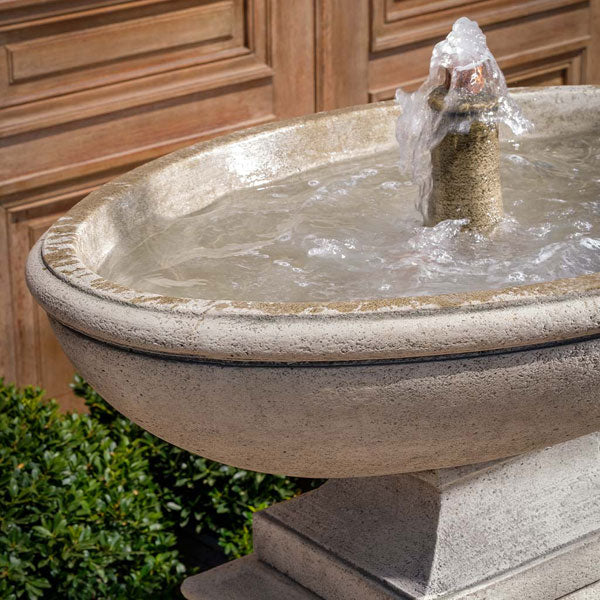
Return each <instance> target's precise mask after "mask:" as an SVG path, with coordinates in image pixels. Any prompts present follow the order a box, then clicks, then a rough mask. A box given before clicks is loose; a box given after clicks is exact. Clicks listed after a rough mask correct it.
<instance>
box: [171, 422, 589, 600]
mask: <svg viewBox="0 0 600 600" xmlns="http://www.w3.org/2000/svg"><path fill="white" fill-rule="evenodd" d="M254 544H255V555H254V556H253V557H247V558H245V559H242V560H239V561H235V562H233V563H230V564H228V565H224V566H222V567H218V568H217V569H213V570H212V571H208V572H207V573H204V574H201V575H198V576H195V577H192V578H189V579H188V580H186V582H185V583H184V585H183V588H182V591H183V593H184V596H185V597H186V598H187V599H188V600H213V599H214V600H217V599H218V600H238V598H239V599H240V600H241V599H242V598H243V599H244V600H254V599H256V600H259V599H260V600H275V599H282V600H283V599H288V598H289V599H290V600H304V599H307V600H308V599H316V598H322V599H324V600H367V599H368V600H398V599H410V600H433V599H439V600H558V599H565V600H600V583H597V582H599V581H600V434H592V435H588V436H585V437H582V438H578V439H576V440H571V441H569V442H566V443H564V444H559V445H557V446H553V447H551V448H547V449H545V450H540V451H536V452H531V453H528V454H525V455H522V456H518V457H514V458H510V459H504V460H500V461H494V462H490V463H485V464H479V465H473V466H469V467H458V468H453V469H443V470H438V471H427V472H421V473H414V474H403V475H394V476H385V477H369V478H357V479H339V480H330V481H329V482H327V483H326V484H324V485H323V486H322V487H321V488H319V489H318V490H316V491H314V492H311V493H308V494H305V495H303V496H301V497H299V498H297V499H294V500H291V501H288V502H284V503H281V504H278V505H276V506H273V507H271V508H269V509H267V510H265V511H262V512H260V513H257V514H256V515H255V519H254Z"/></svg>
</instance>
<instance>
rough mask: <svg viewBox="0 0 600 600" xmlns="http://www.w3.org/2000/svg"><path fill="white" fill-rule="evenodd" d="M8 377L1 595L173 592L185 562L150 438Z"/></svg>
mask: <svg viewBox="0 0 600 600" xmlns="http://www.w3.org/2000/svg"><path fill="white" fill-rule="evenodd" d="M1 384H2V381H1V380H0V597H2V598H3V599H5V600H8V599H13V598H31V599H33V598H38V597H41V596H43V597H48V598H78V599H79V598H81V599H86V598H140V597H142V596H144V595H149V594H152V595H153V597H161V596H162V597H169V596H170V595H171V594H170V591H171V590H172V589H173V588H174V586H175V585H176V584H178V583H179V580H180V578H181V574H182V573H183V571H184V567H183V565H182V564H181V562H180V561H179V560H178V553H177V551H176V550H175V549H174V548H175V544H176V538H175V536H174V535H173V533H172V532H170V531H167V530H165V523H166V522H168V519H165V514H164V510H163V507H162V504H161V502H162V496H161V490H160V488H159V487H158V484H157V483H156V482H155V481H154V480H153V478H152V477H151V475H150V472H149V462H148V456H147V451H146V449H145V447H144V445H143V444H140V443H139V442H137V441H136V440H132V439H130V438H129V437H128V436H127V435H126V434H125V433H123V432H120V431H119V430H118V429H116V428H115V429H111V428H109V427H107V426H105V425H103V424H101V423H99V422H98V421H97V420H96V419H94V418H93V417H92V416H87V415H76V414H72V415H62V414H60V413H59V412H58V408H57V405H56V403H55V402H54V401H52V400H51V401H49V402H42V392H41V390H39V389H37V388H32V387H27V388H25V389H23V390H18V389H16V388H15V387H14V386H6V387H5V386H3V385H1Z"/></svg>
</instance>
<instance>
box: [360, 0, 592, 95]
mask: <svg viewBox="0 0 600 600" xmlns="http://www.w3.org/2000/svg"><path fill="white" fill-rule="evenodd" d="M480 4H483V2H481V3H480ZM590 14H591V13H590V5H589V3H587V2H580V3H577V4H571V3H570V2H569V3H567V4H566V5H564V6H562V7H560V8H558V9H555V10H549V11H545V12H542V13H536V14H535V15H534V16H532V17H530V18H519V19H510V20H508V21H505V22H498V23H495V24H493V25H489V26H487V27H484V28H483V29H484V32H485V34H486V36H487V41H488V45H489V47H490V49H491V51H492V52H493V53H494V55H495V57H496V59H497V60H498V63H499V64H500V67H501V68H502V69H503V70H505V71H506V75H507V79H508V80H509V81H511V82H512V83H513V84H515V85H516V84H517V83H519V81H518V80H519V75H518V74H519V72H523V74H524V75H523V77H524V78H525V79H523V81H526V79H527V77H529V76H532V77H535V76H536V71H539V73H540V74H541V72H542V71H544V72H546V70H547V69H548V68H550V69H552V68H553V67H550V65H555V67H556V69H558V70H562V71H564V73H563V75H562V76H561V77H562V79H561V81H563V83H570V82H573V83H575V82H576V83H588V82H589V83H591V82H593V79H592V78H591V76H590V73H588V70H587V69H588V66H587V61H586V58H587V56H588V55H589V51H590V47H591V46H590V44H591V41H592V39H593V37H594V36H596V37H597V36H598V33H597V32H594V31H593V30H592V28H591V19H590ZM467 16H471V15H467ZM430 56H431V42H430V41H423V42H421V43H411V44H408V45H403V46H399V47H397V48H395V49H393V50H392V49H387V50H385V51H382V52H378V53H375V54H371V59H370V61H369V98H370V100H371V101H377V100H386V99H389V98H393V96H394V93H395V90H396V89H397V88H398V87H402V88H403V89H405V90H407V91H410V90H414V89H416V88H417V87H418V86H419V85H420V84H421V83H422V82H423V80H424V79H425V77H426V76H427V72H428V68H429V58H430ZM567 63H569V64H568V65H567ZM559 65H563V66H562V67H559ZM565 65H566V66H565ZM553 80H556V79H553Z"/></svg>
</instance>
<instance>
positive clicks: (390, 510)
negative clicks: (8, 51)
mask: <svg viewBox="0 0 600 600" xmlns="http://www.w3.org/2000/svg"><path fill="white" fill-rule="evenodd" d="M513 97H514V99H515V100H517V101H518V104H519V105H520V107H521V109H522V110H523V112H524V114H525V115H526V116H527V117H528V118H529V119H531V120H532V121H533V122H534V123H535V132H534V133H529V134H527V135H528V136H544V135H550V134H551V135H554V136H557V135H558V136H559V135H561V134H562V133H567V132H568V133H570V134H572V133H577V132H581V133H584V132H586V131H590V130H593V129H594V128H595V127H598V125H599V124H600V117H599V115H600V88H596V87H591V86H582V87H561V88H545V89H521V90H517V91H515V92H514V94H513ZM398 114H399V107H398V105H397V104H395V103H392V102H390V103H379V104H374V105H369V106H362V107H354V108H349V109H343V110H338V111H333V112H329V113H323V114H318V115H311V116H308V117H303V118H300V119H295V120H292V121H287V122H284V123H277V124H273V125H267V126H262V127H259V128H256V129H252V130H248V131H245V132H242V133H237V134H234V135H230V136H227V137H223V138H219V139H216V140H213V141H210V142H205V143H201V144H198V145H196V146H193V147H191V148H187V149H184V150H180V151H178V152H175V153H173V154H171V155H169V156H166V157H164V158H162V159H159V160H156V161H154V162H152V163H150V164H147V165H145V166H142V167H140V168H138V169H136V170H134V171H132V172H131V173H129V174H127V175H125V176H123V177H120V178H118V179H116V180H115V181H113V182H111V183H109V184H106V185H105V186H103V187H102V188H100V189H99V190H98V191H96V192H94V193H92V194H91V195H90V196H88V197H87V198H86V199H85V200H83V201H82V202H80V203H79V204H78V205H77V206H76V207H74V208H73V209H72V210H71V211H70V212H69V213H68V214H67V215H66V216H65V217H63V218H61V219H60V220H59V221H58V222H57V223H56V224H54V225H53V226H52V227H51V228H50V230H49V231H48V232H47V234H46V235H45V236H44V237H43V239H42V240H40V242H38V244H37V245H36V246H35V247H34V248H33V250H32V252H31V254H30V257H29V262H28V266H27V277H28V283H29V286H30V289H31V291H32V293H33V294H34V296H35V297H36V299H37V300H38V302H39V303H40V304H41V305H42V306H43V308H44V309H45V310H46V312H47V313H48V316H49V318H50V321H51V323H52V326H53V328H54V330H55V332H56V335H57V337H58V339H59V340H60V342H61V344H62V346H63V348H64V350H65V352H66V353H67V355H68V356H69V357H70V358H71V360H72V361H73V363H74V364H75V366H76V367H77V369H78V371H79V372H80V373H81V374H82V375H83V376H84V377H85V378H86V379H87V380H88V381H89V382H90V383H91V384H92V385H93V386H94V387H95V388H96V390H97V391H98V392H99V393H100V394H102V395H103V396H104V397H105V398H106V399H107V400H108V401H109V402H110V403H111V404H113V405H114V406H115V407H116V408H117V409H118V410H119V411H121V412H122V413H123V414H125V415H126V416H128V417H130V418H131V419H132V420H134V421H135V422H136V423H138V424H139V425H141V426H142V427H144V428H145V429H147V430H148V431H150V432H152V433H154V434H155V435H158V436H159V437H161V438H163V439H165V440H167V441H169V442H171V443H173V444H176V445H177V446H180V447H182V448H186V449H187V450H190V451H191V452H195V453H197V454H200V455H203V456H206V457H210V458H211V459H214V460H218V461H221V462H225V463H228V464H232V465H236V466H239V467H243V468H247V469H253V470H258V471H265V472H272V473H285V474H290V475H297V476H305V477H325V478H330V479H331V480H330V481H329V482H327V483H326V484H324V485H323V486H322V487H321V488H319V489H318V490H316V491H314V492H311V493H308V494H306V495H303V496H301V497H299V498H297V499H294V500H292V501H288V502H286V503H284V504H281V505H277V506H274V507H272V508H270V509H267V510H265V511H262V512H260V513H258V514H257V515H255V520H254V543H255V552H254V554H253V555H251V556H250V557H246V558H244V559H240V560H237V561H234V562H232V563H229V564H227V565H224V566H222V567H218V568H217V569H214V570H212V571H209V572H207V573H204V574H201V575H198V576H195V577H191V578H189V579H188V580H186V581H185V582H184V584H183V588H182V589H183V593H184V595H185V597H186V598H188V599H189V600H200V599H202V600H224V599H227V600H238V599H239V600H242V599H243V600H254V599H256V600H258V599H260V600H275V599H278V600H279V599H290V600H308V599H317V598H322V599H325V600H342V599H344V600H348V599H355V600H363V599H367V598H368V599H381V600H384V599H385V600H389V599H399V598H411V599H423V600H424V599H433V598H440V599H441V598H443V599H448V600H449V599H451V598H452V599H459V598H460V599H462V600H467V599H469V600H471V599H472V600H475V599H479V600H483V599H486V600H491V599H500V600H503V599H531V600H556V599H558V598H564V599H569V600H591V599H593V598H600V583H598V582H599V581H600V495H599V491H600V450H599V444H600V436H599V435H598V434H597V433H595V432H596V431H598V430H600V387H599V384H600V368H599V367H600V338H599V335H600V274H589V275H582V276H579V277H573V278H569V279H557V280H553V281H548V282H545V283H538V284H533V285H521V286H514V287H508V288H504V289H495V290H483V291H482V290H475V291H471V292H465V293H454V294H441V295H433V296H412V297H410V296H409V297H399V298H385V299H380V298H379V299H368V298H367V299H364V300H352V301H344V300H340V301H330V302H281V301H278V299H277V298H273V299H272V301H253V300H251V299H249V300H247V301H239V300H238V301H231V300H228V299H210V300H203V299H192V298H180V297H174V296H164V295H159V294H156V293H151V292H147V291H144V290H138V289H132V288H128V287H127V286H125V285H123V284H121V283H117V282H115V281H112V280H109V279H106V278H105V277H103V276H102V275H100V274H99V271H100V270H101V269H100V266H101V264H102V263H103V261H104V260H105V258H106V257H107V255H108V254H109V253H110V252H111V251H112V250H113V249H115V248H119V247H120V246H121V245H127V244H131V238H132V236H134V237H135V239H136V240H142V239H144V238H146V237H148V236H150V235H152V234H153V233H154V232H156V231H157V230H158V229H159V228H160V227H161V224H162V223H164V221H165V220H166V219H172V218H174V217H176V216H178V215H186V214H188V213H190V212H192V211H194V210H198V209H199V208H202V207H205V206H208V205H210V204H211V203H212V202H213V201H214V200H215V199H216V198H219V197H221V196H223V195H224V194H226V193H228V192H231V191H234V190H243V189H245V188H248V187H250V186H256V185H257V184H260V183H263V182H269V181H275V180H280V179H282V178H285V177H287V176H289V175H292V174H297V173H299V172H305V171H307V170H309V169H313V168H315V167H319V166H321V165H324V164H329V163H335V162H339V161H342V160H347V159H348V158H356V157H366V156H370V155H372V154H375V153H377V152H381V151H384V150H387V149H391V148H394V147H395V146H396V144H397V142H396V140H395V138H394V125H395V122H396V120H397V118H398Z"/></svg>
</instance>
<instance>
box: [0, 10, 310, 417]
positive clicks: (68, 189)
mask: <svg viewBox="0 0 600 600" xmlns="http://www.w3.org/2000/svg"><path fill="white" fill-rule="evenodd" d="M314 86H315V76H314V6H313V0H293V1H292V0H283V1H282V0H78V1H77V2H73V1H72V0H53V1H52V2H48V0H0V377H1V376H4V377H5V378H6V379H7V380H10V381H16V382H17V383H19V384H23V385H25V384H39V385H42V386H43V387H45V388H46V389H47V391H48V393H49V394H50V395H53V396H58V397H60V398H61V400H62V403H63V405H66V406H71V400H70V397H69V392H68V388H67V383H68V381H69V380H70V379H71V377H72V372H73V369H72V366H71V365H70V364H69V362H68V360H67V359H66V357H64V355H63V354H62V352H61V351H60V350H59V348H58V346H57V343H56V341H55V339H54V336H53V335H52V333H51V331H50V329H49V328H48V325H47V322H46V320H45V317H44V316H43V314H42V313H41V312H40V310H39V309H38V308H37V307H36V305H35V303H34V302H33V300H32V298H31V297H30V295H29V293H28V291H27V288H26V285H25V281H24V264H25V259H26V256H27V253H28V251H29V248H30V247H31V246H32V244H33V243H34V242H35V240H36V239H37V237H39V236H40V235H41V234H42V233H43V232H44V231H45V229H46V228H47V227H48V226H49V225H50V224H51V223H52V222H53V221H54V220H55V219H56V218H58V217H59V216H60V215H61V214H63V213H64V211H66V210H68V208H70V206H72V205H73V204H74V203H75V202H77V201H78V200H79V199H81V198H82V197H84V196H85V195H86V193H88V192H89V191H90V190H92V189H94V188H95V187H97V186H98V185H100V184H102V183H103V182H104V181H107V180H109V179H111V178H112V177H114V176H116V175H118V174H119V173H122V172H124V171H126V170H128V169H130V168H132V167H134V166H136V165H138V164H140V163H142V162H145V161H148V160H150V159H152V158H155V157H157V156H160V155H162V154H165V153H166V152H170V151H172V150H174V149H176V148H178V147H181V146H184V145H188V144H191V143H193V142H195V141H198V140H202V139H206V138H209V137H212V136H215V135H220V134H223V133H227V132H229V131H233V130H236V129H240V128H243V127H249V126H251V125H257V124H260V123H266V122H268V121H272V120H274V119H279V118H284V117H290V116H295V115H300V114H305V113H309V112H312V111H313V110H314V108H315V91H314Z"/></svg>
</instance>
